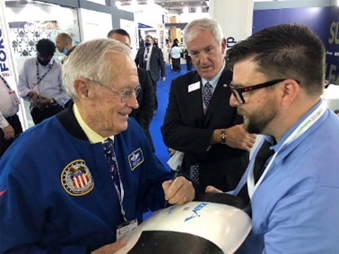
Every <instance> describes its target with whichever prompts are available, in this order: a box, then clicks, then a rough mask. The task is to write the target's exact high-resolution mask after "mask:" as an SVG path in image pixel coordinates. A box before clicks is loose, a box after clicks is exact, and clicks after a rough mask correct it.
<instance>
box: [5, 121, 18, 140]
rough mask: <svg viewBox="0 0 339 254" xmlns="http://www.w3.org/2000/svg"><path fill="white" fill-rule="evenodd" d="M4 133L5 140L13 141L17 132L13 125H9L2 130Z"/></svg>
mask: <svg viewBox="0 0 339 254" xmlns="http://www.w3.org/2000/svg"><path fill="white" fill-rule="evenodd" d="M2 130H3V132H4V138H5V139H11V138H14V137H15V131H14V129H13V127H12V125H10V124H9V125H7V126H6V127H5V128H3V129H2Z"/></svg>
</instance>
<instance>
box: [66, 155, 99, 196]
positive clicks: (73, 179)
mask: <svg viewBox="0 0 339 254" xmlns="http://www.w3.org/2000/svg"><path fill="white" fill-rule="evenodd" d="M61 185H62V187H63V188H64V189H65V191H66V192H67V193H68V194H70V195H72V196H83V195H86V194H87V193H89V192H90V191H91V190H92V189H93V188H94V180H93V177H92V175H91V172H90V171H89V169H88V167H87V165H86V163H85V161H84V160H75V161H72V162H71V163H69V164H68V165H67V166H66V167H65V168H64V169H63V170H62V172H61Z"/></svg>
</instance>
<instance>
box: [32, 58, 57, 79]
mask: <svg viewBox="0 0 339 254" xmlns="http://www.w3.org/2000/svg"><path fill="white" fill-rule="evenodd" d="M54 61H55V60H53V63H51V64H48V70H47V71H46V72H45V74H44V75H42V76H41V78H40V74H39V64H38V60H36V77H37V79H38V82H37V85H39V83H40V82H41V80H43V79H44V77H46V75H47V73H48V72H49V71H50V70H51V69H52V67H53V64H54Z"/></svg>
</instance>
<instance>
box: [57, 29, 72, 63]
mask: <svg viewBox="0 0 339 254" xmlns="http://www.w3.org/2000/svg"><path fill="white" fill-rule="evenodd" d="M72 41H73V40H72V37H71V36H70V35H69V34H67V33H59V34H58V36H57V37H56V39H55V44H56V47H57V49H58V51H59V52H60V53H63V54H65V58H64V59H63V60H62V63H63V62H64V61H65V60H66V59H67V57H68V56H69V55H70V54H71V53H72V51H73V50H74V48H75V47H76V46H73V44H72Z"/></svg>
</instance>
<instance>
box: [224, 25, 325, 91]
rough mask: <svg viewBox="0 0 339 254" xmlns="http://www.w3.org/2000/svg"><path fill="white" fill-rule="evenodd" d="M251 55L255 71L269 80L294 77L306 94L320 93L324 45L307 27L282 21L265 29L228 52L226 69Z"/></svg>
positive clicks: (322, 81) (323, 74) (322, 83)
mask: <svg viewBox="0 0 339 254" xmlns="http://www.w3.org/2000/svg"><path fill="white" fill-rule="evenodd" d="M249 58H253V61H254V62H255V63H256V64H257V65H258V71H259V72H261V73H263V74H264V75H266V77H268V78H270V79H279V78H293V79H295V80H298V81H299V82H300V87H303V88H304V90H305V91H306V93H307V94H308V95H309V96H318V95H321V94H322V93H323V87H324V82H325V47H324V44H323V43H322V41H321V39H320V38H319V37H318V36H317V35H316V34H315V33H314V32H313V31H312V30H311V29H310V28H309V27H307V26H305V25H300V24H281V25H276V26H272V27H268V28H265V29H263V30H261V31H259V32H257V33H255V34H253V35H251V36H250V37H248V38H247V39H246V40H243V41H240V42H238V43H237V44H236V45H234V46H233V47H232V48H230V49H229V50H228V51H227V54H226V62H227V65H228V67H229V68H232V67H233V65H234V64H235V63H237V62H240V61H243V60H246V59H249Z"/></svg>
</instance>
